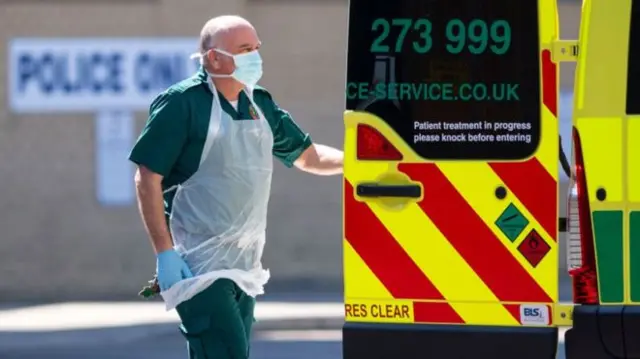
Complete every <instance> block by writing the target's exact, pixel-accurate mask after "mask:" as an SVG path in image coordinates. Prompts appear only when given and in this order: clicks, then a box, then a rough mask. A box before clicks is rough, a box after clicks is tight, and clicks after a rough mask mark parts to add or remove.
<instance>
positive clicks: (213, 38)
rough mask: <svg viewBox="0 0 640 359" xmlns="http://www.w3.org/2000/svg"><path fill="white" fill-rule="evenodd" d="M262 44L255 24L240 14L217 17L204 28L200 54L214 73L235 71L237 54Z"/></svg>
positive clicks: (222, 73) (257, 47)
mask: <svg viewBox="0 0 640 359" xmlns="http://www.w3.org/2000/svg"><path fill="white" fill-rule="evenodd" d="M260 44H261V43H260V39H259V38H258V34H257V32H256V30H255V28H254V27H253V25H251V23H249V21H247V20H245V19H244V18H242V17H240V16H234V15H225V16H218V17H215V18H213V19H211V20H209V21H207V23H206V24H205V25H204V27H203V28H202V31H201V32H200V54H202V56H203V64H204V66H205V68H206V69H207V71H208V72H209V73H211V74H218V75H231V74H233V73H234V71H235V69H236V63H235V61H234V57H233V55H239V54H247V53H251V52H253V51H256V50H258V49H259V48H260ZM237 59H239V58H237ZM237 65H238V66H241V65H240V64H237Z"/></svg>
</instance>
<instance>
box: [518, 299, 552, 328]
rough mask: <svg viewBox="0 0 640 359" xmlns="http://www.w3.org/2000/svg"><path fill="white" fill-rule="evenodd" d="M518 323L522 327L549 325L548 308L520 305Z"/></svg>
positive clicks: (544, 306)
mask: <svg viewBox="0 0 640 359" xmlns="http://www.w3.org/2000/svg"><path fill="white" fill-rule="evenodd" d="M520 322H521V323H522V324H523V325H539V326H546V325H549V324H550V323H549V307H547V306H546V305H531V304H523V305H521V306H520Z"/></svg>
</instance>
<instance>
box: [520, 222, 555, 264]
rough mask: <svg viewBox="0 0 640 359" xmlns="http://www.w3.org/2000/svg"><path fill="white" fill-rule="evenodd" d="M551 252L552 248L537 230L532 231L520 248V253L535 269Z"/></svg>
mask: <svg viewBox="0 0 640 359" xmlns="http://www.w3.org/2000/svg"><path fill="white" fill-rule="evenodd" d="M550 250H551V247H550V246H549V245H548V244H547V242H546V241H545V240H544V239H542V237H541V236H540V235H539V234H538V232H536V230H535V229H532V230H531V232H529V234H527V236H526V237H525V239H524V241H522V243H520V245H519V246H518V251H520V253H521V254H522V256H523V257H524V258H525V259H526V260H527V261H528V262H529V263H530V264H531V265H532V266H533V267H536V266H537V265H538V264H539V263H540V261H542V259H543V258H544V256H546V255H547V253H549V251H550Z"/></svg>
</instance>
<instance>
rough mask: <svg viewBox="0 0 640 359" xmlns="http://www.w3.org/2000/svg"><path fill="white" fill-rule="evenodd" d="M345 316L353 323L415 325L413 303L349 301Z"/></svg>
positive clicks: (398, 301) (400, 301) (345, 308)
mask: <svg viewBox="0 0 640 359" xmlns="http://www.w3.org/2000/svg"><path fill="white" fill-rule="evenodd" d="M344 314H345V318H346V320H347V321H351V322H380V323H413V321H414V320H413V302H410V301H402V300H394V301H389V302H384V301H370V300H349V301H347V302H345V304H344Z"/></svg>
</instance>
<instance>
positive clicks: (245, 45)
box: [238, 42, 262, 49]
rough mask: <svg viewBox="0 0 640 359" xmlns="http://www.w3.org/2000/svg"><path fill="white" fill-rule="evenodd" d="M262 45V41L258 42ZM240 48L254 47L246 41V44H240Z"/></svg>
mask: <svg viewBox="0 0 640 359" xmlns="http://www.w3.org/2000/svg"><path fill="white" fill-rule="evenodd" d="M260 45H262V43H261V42H258V46H260ZM238 48H239V49H251V48H253V45H251V44H249V43H246V44H242V45H240V46H238Z"/></svg>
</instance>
